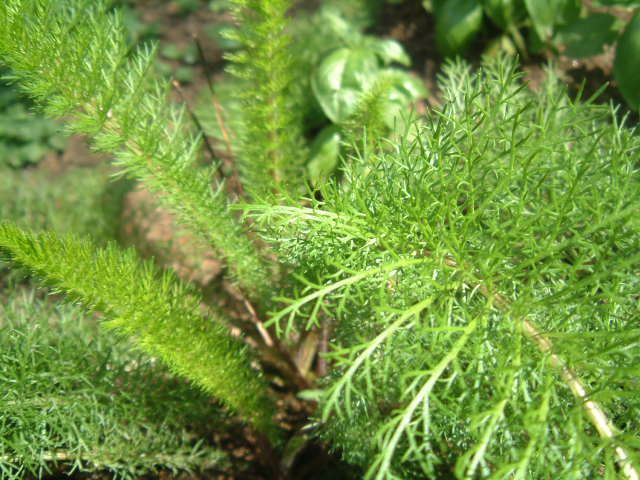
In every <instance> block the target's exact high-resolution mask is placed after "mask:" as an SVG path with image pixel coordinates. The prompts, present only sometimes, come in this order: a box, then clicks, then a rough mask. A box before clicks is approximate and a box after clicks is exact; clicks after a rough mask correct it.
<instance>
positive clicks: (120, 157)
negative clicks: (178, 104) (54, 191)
mask: <svg viewBox="0 0 640 480" xmlns="http://www.w3.org/2000/svg"><path fill="white" fill-rule="evenodd" d="M0 17H2V18H3V22H2V24H0V56H2V58H3V60H4V61H5V62H6V63H7V64H8V65H9V66H10V67H11V68H12V69H13V71H14V74H15V76H16V78H17V79H19V80H20V81H21V85H22V87H23V89H24V90H25V91H26V92H27V93H29V94H30V95H31V96H33V97H34V98H36V100H38V101H39V102H41V103H43V104H44V105H45V108H46V111H47V112H48V113H49V114H51V115H54V116H67V117H68V118H69V120H70V123H69V128H70V129H71V130H73V131H76V132H80V133H85V134H88V135H91V136H92V137H93V138H94V141H95V143H94V146H95V147H96V148H97V149H99V150H106V151H114V152H115V153H116V164H117V165H118V166H119V167H121V168H122V170H123V172H126V173H127V174H129V175H131V176H133V177H135V178H138V179H140V180H142V181H143V182H144V183H145V185H146V186H147V187H148V188H150V189H151V190H152V191H154V192H156V193H159V194H161V198H162V200H163V201H164V203H165V204H166V205H167V206H168V207H170V208H171V209H172V210H173V211H174V212H176V214H177V215H178V218H179V220H180V221H181V222H183V223H184V224H185V225H188V226H190V227H192V229H193V230H194V231H196V232H197V233H199V234H201V235H202V236H203V237H204V238H205V239H207V240H208V241H210V242H211V243H212V244H213V245H214V246H215V247H216V248H217V249H218V250H219V251H220V252H221V253H222V254H223V255H224V256H225V257H226V258H227V259H228V260H229V264H230V266H231V268H232V270H233V271H234V273H235V275H236V277H237V279H238V282H239V283H240V284H241V285H242V286H243V287H244V288H245V289H246V290H247V291H248V292H250V293H251V294H253V295H258V294H259V291H260V289H262V288H263V287H264V285H265V282H266V276H267V272H266V271H265V268H264V266H263V264H262V262H261V260H260V259H259V257H258V255H257V253H256V251H255V248H254V246H253V245H252V244H251V243H250V241H249V240H248V239H247V238H246V236H244V235H243V233H242V232H241V228H240V226H239V225H238V223H237V222H236V221H235V219H234V218H233V217H232V215H231V214H230V213H229V212H228V210H227V202H226V199H225V197H224V195H223V187H222V185H218V186H217V187H216V189H215V190H213V191H212V189H211V185H210V184H211V173H212V172H211V171H210V170H208V169H201V168H198V167H197V166H196V165H195V160H196V157H197V153H198V148H199V144H200V141H199V139H198V138H195V137H193V136H192V135H191V134H190V133H189V128H188V125H187V120H186V118H185V116H184V110H182V109H176V108H174V107H172V106H171V105H170V104H169V103H168V102H167V98H166V96H167V90H168V84H165V83H162V82H160V81H158V80H156V79H155V78H154V76H153V68H152V65H153V57H154V55H153V51H152V49H149V48H144V47H143V48H142V49H140V50H138V51H137V52H136V53H134V54H133V55H132V56H130V48H129V46H128V44H127V41H126V35H125V31H124V28H123V25H122V22H121V19H120V16H119V14H118V13H117V12H116V13H113V14H106V13H105V10H104V6H103V4H102V2H87V1H84V0H71V1H67V2H53V1H42V0H9V1H7V2H3V3H2V4H1V5H0ZM51 52H57V53H56V55H52V54H51Z"/></svg>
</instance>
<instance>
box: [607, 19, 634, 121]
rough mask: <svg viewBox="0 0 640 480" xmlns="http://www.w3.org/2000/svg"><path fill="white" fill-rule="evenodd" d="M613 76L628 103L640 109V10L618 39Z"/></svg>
mask: <svg viewBox="0 0 640 480" xmlns="http://www.w3.org/2000/svg"><path fill="white" fill-rule="evenodd" d="M613 76H614V78H615V79H616V81H617V82H618V88H619V89H620V92H621V93H622V96H623V97H624V99H625V100H626V101H627V103H628V104H629V105H630V106H631V108H633V109H634V110H640V11H637V12H636V14H635V15H634V16H633V18H632V19H631V21H630V22H629V24H628V25H627V28H626V29H625V31H624V33H623V34H622V36H621V37H620V39H619V40H618V47H617V49H616V59H615V62H614V64H613Z"/></svg>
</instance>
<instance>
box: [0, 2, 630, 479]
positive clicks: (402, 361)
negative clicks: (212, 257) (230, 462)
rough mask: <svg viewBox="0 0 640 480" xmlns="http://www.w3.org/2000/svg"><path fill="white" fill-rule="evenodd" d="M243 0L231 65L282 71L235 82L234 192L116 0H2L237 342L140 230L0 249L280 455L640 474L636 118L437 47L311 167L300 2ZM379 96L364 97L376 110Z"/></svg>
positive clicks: (17, 34)
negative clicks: (296, 52) (407, 83)
mask: <svg viewBox="0 0 640 480" xmlns="http://www.w3.org/2000/svg"><path fill="white" fill-rule="evenodd" d="M234 5H235V6H236V10H235V12H236V16H237V18H238V19H239V21H240V22H241V29H242V28H244V29H245V30H244V33H239V34H237V36H236V40H237V41H238V42H240V43H241V44H242V45H243V48H244V50H243V51H242V53H238V54H235V55H234V56H232V57H231V58H230V60H231V61H232V64H233V65H234V67H233V69H232V73H234V74H237V75H239V76H240V77H241V78H244V79H247V78H256V79H263V80H265V79H270V78H273V79H274V81H273V82H271V83H270V82H269V81H268V80H265V81H266V83H265V82H256V83H251V82H243V83H242V85H243V88H244V91H243V92H240V93H239V95H238V96H239V98H240V101H241V104H242V106H243V109H242V111H243V119H242V121H243V122H244V125H245V128H243V129H242V136H241V137H240V138H239V143H238V144H236V145H235V149H236V152H237V158H238V163H239V167H240V168H239V170H240V178H241V179H242V180H243V181H244V185H243V186H244V187H245V188H244V191H246V192H249V196H246V197H245V198H244V199H242V200H241V201H242V202H243V203H232V201H231V200H229V199H228V198H232V197H226V196H225V192H226V186H225V184H224V183H223V182H221V181H217V180H213V177H214V175H213V173H214V172H213V171H212V170H210V169H206V170H205V169H202V168H201V167H198V166H197V164H196V163H195V159H196V158H197V154H198V149H199V146H200V141H199V138H198V137H196V136H193V135H191V134H190V133H189V126H188V124H187V122H186V119H185V117H184V115H183V114H182V110H179V109H176V108H174V107H172V106H169V104H167V102H166V95H167V90H168V87H167V86H166V85H164V84H162V83H161V82H160V81H158V80H156V79H155V77H154V74H153V70H152V68H151V62H152V58H153V51H152V49H149V48H146V47H145V48H143V49H141V50H139V51H137V52H134V53H131V52H130V51H129V49H128V47H127V46H126V41H125V36H124V33H123V29H122V25H121V20H120V18H119V16H118V14H117V12H116V13H113V14H107V13H105V6H104V5H103V4H101V3H96V2H87V1H83V0H68V1H65V2H53V1H52V0H7V1H5V2H4V3H3V4H2V5H0V17H1V18H3V19H4V21H3V22H2V23H1V24H0V58H2V59H3V61H4V62H6V64H7V65H8V66H9V67H10V68H11V69H12V71H13V72H14V79H15V80H16V81H18V82H19V83H20V85H22V88H23V89H24V91H25V92H27V93H29V94H30V95H32V96H33V97H34V98H35V99H36V100H38V101H39V102H40V103H41V104H42V105H43V106H44V108H45V110H46V111H47V112H48V113H50V114H52V115H55V116H64V117H65V119H66V120H67V122H68V124H69V127H70V129H71V130H72V131H77V132H82V133H85V134H88V135H90V136H91V137H93V138H94V141H95V146H96V148H99V149H103V150H107V151H112V152H113V153H114V155H115V159H116V160H115V163H116V164H117V165H119V166H120V167H121V169H122V171H123V173H124V174H127V175H129V176H132V177H134V178H137V179H138V180H140V181H141V182H143V183H144V184H146V185H147V186H148V187H149V188H150V189H151V190H153V191H154V192H156V193H157V194H158V196H159V197H160V198H161V199H162V200H163V202H164V203H165V205H166V206H168V207H169V208H171V209H173V210H174V211H175V212H176V213H177V215H178V218H179V219H180V220H181V221H182V223H183V224H184V225H185V226H186V227H190V228H191V229H192V230H193V232H195V233H196V234H198V235H200V236H201V237H202V238H204V239H205V240H207V241H209V242H210V243H211V244H212V245H213V246H214V247H215V248H216V249H217V250H218V252H219V253H220V256H221V258H223V259H224V260H225V262H226V264H227V266H228V271H229V277H230V279H232V280H233V281H234V282H235V285H236V289H237V295H236V296H237V298H238V299H240V300H241V302H240V303H242V304H243V305H244V307H245V309H246V310H247V312H248V315H247V316H248V318H250V321H247V322H244V323H242V326H243V327H244V337H243V338H244V340H245V342H244V344H243V342H242V341H241V339H238V338H234V337H233V336H232V335H231V334H230V333H229V327H230V326H231V325H236V324H237V321H236V319H234V318H233V317H232V316H231V315H230V314H229V313H228V312H226V311H223V310H222V309H219V308H215V307H212V308H208V309H207V310H206V311H203V309H202V308H201V296H200V294H199V293H198V292H197V290H196V289H195V287H193V286H191V285H187V284H185V283H183V282H182V281H180V280H178V279H177V278H176V277H175V275H173V274H171V273H169V272H160V271H158V269H157V268H156V267H154V266H153V265H151V264H150V263H147V262H143V261H141V260H139V259H138V258H137V257H136V254H135V253H134V252H132V251H123V250H121V249H120V248H119V247H117V246H115V245H108V246H106V247H98V246H96V245H95V244H94V243H93V242H92V241H91V240H88V239H82V238H77V237H73V236H68V237H59V236H56V235H54V234H53V233H36V232H29V231H25V230H22V229H20V228H18V227H16V226H15V225H12V224H8V223H5V224H3V225H2V226H1V227H0V252H2V254H3V256H4V257H6V259H8V260H9V261H10V262H12V263H13V264H15V265H20V266H23V267H26V268H27V269H29V270H31V271H33V272H34V273H36V274H37V275H39V276H40V277H41V278H42V279H43V280H45V281H46V282H47V283H48V284H49V285H51V286H52V287H53V289H54V290H56V291H60V292H63V293H65V294H67V295H69V296H70V297H71V298H73V299H74V300H77V301H79V302H80V303H83V304H84V305H86V306H87V307H88V308H90V309H94V310H97V311H100V312H103V313H104V315H105V320H104V322H105V326H107V327H109V328H113V329H115V330H116V331H119V332H121V333H122V334H124V335H127V336H129V337H131V338H132V339H133V341H134V342H135V343H136V344H137V345H138V346H139V347H140V348H142V349H143V350H144V351H146V352H148V353H149V354H151V355H152V356H153V357H156V358H158V359H160V360H162V361H164V362H165V363H166V364H167V365H168V366H169V367H170V369H171V370H172V371H173V372H175V373H177V374H179V375H182V376H184V377H186V378H188V379H190V380H191V381H192V382H193V383H194V384H195V385H198V386H200V387H201V388H202V389H203V390H204V391H205V392H207V393H209V394H211V395H213V396H215V397H216V398H218V399H219V400H220V401H221V402H222V403H223V404H224V405H225V406H226V407H227V408H228V409H229V411H231V412H233V413H235V414H238V415H239V416H240V417H241V418H242V419H244V420H245V421H246V422H247V423H248V424H249V425H251V426H252V427H253V428H254V429H255V431H256V435H257V436H258V437H259V438H260V439H261V441H260V442H259V444H260V445H262V446H263V447H264V448H265V449H266V450H267V451H269V452H270V455H272V457H273V458H276V460H275V461H273V462H272V463H271V464H270V465H269V467H270V468H271V473H270V474H271V475H272V476H275V477H276V478H279V477H285V476H287V475H288V474H289V472H288V471H287V470H286V465H290V464H291V462H290V461H282V462H280V461H278V460H277V454H278V452H287V455H290V452H291V449H292V448H293V447H291V445H292V444H293V440H296V439H297V440H299V439H300V437H302V438H304V435H309V434H310V433H309V432H312V433H313V434H314V436H316V437H317V438H320V439H322V440H324V441H325V442H326V444H327V445H328V446H329V448H330V449H333V450H335V451H337V452H339V453H340V454H341V455H342V457H343V458H344V459H345V460H346V461H347V462H349V463H351V464H353V465H355V466H357V467H359V468H361V471H362V474H363V475H364V476H365V478H371V479H393V478H434V477H435V476H437V475H440V474H442V475H451V474H453V475H454V476H455V477H456V478H505V479H506V478H509V479H511V478H567V479H569V478H576V479H578V478H600V477H602V478H618V477H623V478H627V479H637V478H638V471H639V470H638V468H639V467H638V465H640V462H639V458H638V457H639V455H638V453H639V452H640V434H639V432H640V428H639V427H640V425H639V423H638V419H639V418H640V415H639V414H640V400H639V399H640V394H639V392H638V389H639V387H640V385H638V378H640V371H639V369H640V367H639V365H640V363H639V361H638V360H639V359H640V330H638V328H637V325H636V321H635V320H636V319H637V318H638V313H639V311H638V298H639V295H640V280H639V278H640V277H639V276H638V274H639V273H640V254H639V253H638V252H640V248H639V247H640V230H639V227H640V224H639V222H640V221H639V220H638V217H637V211H638V209H639V208H640V177H639V174H638V160H639V158H640V156H639V152H640V140H639V139H638V137H637V135H635V132H634V131H633V130H632V129H630V128H628V127H626V126H625V120H624V119H620V115H619V114H618V112H617V111H616V110H615V109H612V108H610V107H606V106H599V105H596V104H595V103H594V102H593V101H592V100H591V99H587V100H583V99H577V100H571V99H569V97H568V96H567V95H566V93H565V92H564V90H563V88H562V87H561V85H560V83H559V82H558V81H557V80H556V79H555V78H553V75H551V74H550V75H549V78H548V80H547V82H546V83H545V85H544V87H543V89H542V90H541V91H540V92H538V93H533V92H531V91H530V90H528V89H527V87H526V86H525V85H524V84H523V83H522V82H521V78H520V75H519V73H518V71H517V68H516V66H515V65H514V64H513V62H511V61H508V60H505V59H498V60H494V61H491V62H489V63H487V64H486V65H484V66H483V67H482V68H481V69H480V70H479V71H478V72H473V71H472V70H471V69H470V68H469V67H468V66H466V65H463V64H451V65H449V67H448V68H447V69H446V71H445V73H444V75H443V77H442V79H441V89H442V91H443V92H444V102H443V105H444V106H443V107H442V108H440V109H438V110H433V111H430V112H429V113H427V114H426V115H425V116H424V117H422V118H415V119H414V120H413V121H410V122H407V121H404V122H400V123H399V124H402V125H406V127H404V130H402V131H399V132H396V133H395V134H394V135H393V137H392V138H393V140H384V139H382V138H374V139H371V138H369V137H367V129H366V128H362V129H359V128H357V125H356V124H355V123H354V122H356V119H357V118H358V117H357V116H356V117H354V120H352V123H351V124H352V128H351V131H352V132H353V133H352V137H353V139H354V143H353V145H352V146H351V147H350V148H349V149H348V151H349V152H350V155H349V156H348V157H347V158H344V159H342V164H341V172H340V174H339V175H338V176H336V177H334V178H330V179H328V180H327V181H326V182H323V183H321V184H320V185H318V184H317V183H316V184H315V185H314V186H313V188H312V187H311V186H309V180H308V179H305V178H304V177H303V172H304V169H303V164H304V159H305V155H306V153H305V151H304V149H303V148H302V147H301V145H304V140H303V139H302V138H301V136H300V134H299V132H300V131H301V130H302V129H301V128H300V125H298V124H297V123H296V122H297V119H296V117H295V113H292V112H291V110H290V109H288V108H287V105H289V103H288V102H289V100H288V97H287V95H288V93H289V92H290V91H291V88H290V87H291V85H290V84H291V82H294V81H295V77H294V76H292V75H291V74H290V73H289V72H290V71H293V70H292V69H291V65H290V58H289V57H288V55H287V48H288V44H289V40H288V37H287V28H286V27H287V17H286V12H287V10H288V8H289V6H290V5H289V3H288V2H286V1H284V0H282V1H269V0H235V1H234ZM241 31H242V30H241ZM51 52H56V55H52V53H51ZM374 97H375V91H371V92H368V93H365V94H363V95H362V98H361V107H360V108H359V109H357V110H358V111H359V112H362V111H365V110H366V111H367V112H368V114H369V115H375V114H376V111H377V110H376V109H375V108H368V106H371V105H373V104H375V98H374ZM369 120H371V119H369ZM215 167H216V166H214V168H215ZM212 184H213V187H212ZM305 188H307V190H306V191H307V192H308V194H307V195H304V194H303V193H302V192H304V191H305V190H304V189H305ZM239 212H243V215H242V218H241V219H239V215H238V213H239ZM249 230H253V231H254V232H257V233H258V234H259V235H260V238H261V240H260V241H258V239H256V238H255V235H254V234H252V233H251V232H249ZM247 232H248V233H247ZM270 387H277V388H270ZM283 388H284V389H285V390H287V391H293V392H295V393H298V394H299V396H300V398H302V399H303V400H304V401H305V402H307V403H308V407H309V410H312V409H313V408H314V407H315V413H312V414H310V416H309V417H308V418H307V419H306V420H305V421H304V422H302V424H301V425H299V427H298V428H297V429H295V430H294V432H293V433H294V434H293V435H292V434H291V432H289V433H288V434H285V433H284V432H283V431H282V430H281V429H280V428H279V427H278V423H277V422H276V420H275V419H274V411H275V407H274V405H275V403H276V399H277V397H278V395H279V393H278V392H281V391H282V390H283ZM290 438H292V439H293V440H291V441H289V439H290ZM283 455H284V454H283Z"/></svg>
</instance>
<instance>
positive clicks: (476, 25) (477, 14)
mask: <svg viewBox="0 0 640 480" xmlns="http://www.w3.org/2000/svg"><path fill="white" fill-rule="evenodd" d="M481 27H482V6H481V4H480V3H479V2H477V1H476V0H447V1H446V2H445V3H444V4H442V6H441V7H439V8H438V10H437V12H436V43H437V44H438V49H439V50H440V51H441V52H442V53H443V54H444V55H455V54H456V53H460V52H462V51H463V50H464V49H465V48H466V46H467V45H468V44H469V42H470V41H471V40H472V39H473V37H474V36H475V35H476V34H477V33H478V32H479V31H480V28H481Z"/></svg>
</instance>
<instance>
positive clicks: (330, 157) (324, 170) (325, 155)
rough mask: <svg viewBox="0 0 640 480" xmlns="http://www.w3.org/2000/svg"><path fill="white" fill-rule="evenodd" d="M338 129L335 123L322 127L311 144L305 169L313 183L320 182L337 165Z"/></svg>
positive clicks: (339, 136)
mask: <svg viewBox="0 0 640 480" xmlns="http://www.w3.org/2000/svg"><path fill="white" fill-rule="evenodd" d="M341 140H342V137H341V135H340V129H339V128H338V127H337V126H335V125H330V126H328V127H326V128H324V129H323V130H322V131H321V132H320V133H319V134H318V136H317V137H316V138H315V140H314V141H313V143H312V144H311V153H310V160H309V164H308V165H307V169H308V170H309V177H310V178H311V181H312V182H313V183H314V184H317V183H319V182H322V181H323V180H324V179H325V178H327V177H328V176H329V175H330V174H331V173H332V172H333V171H334V170H335V168H336V166H337V165H338V159H339V157H340V143H341Z"/></svg>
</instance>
